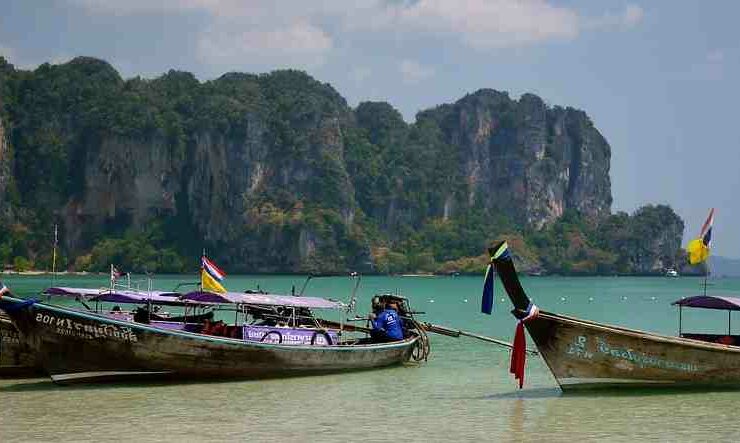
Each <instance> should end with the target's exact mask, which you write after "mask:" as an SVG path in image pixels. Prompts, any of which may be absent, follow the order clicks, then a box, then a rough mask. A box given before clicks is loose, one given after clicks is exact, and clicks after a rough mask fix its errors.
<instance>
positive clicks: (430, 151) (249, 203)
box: [0, 58, 667, 272]
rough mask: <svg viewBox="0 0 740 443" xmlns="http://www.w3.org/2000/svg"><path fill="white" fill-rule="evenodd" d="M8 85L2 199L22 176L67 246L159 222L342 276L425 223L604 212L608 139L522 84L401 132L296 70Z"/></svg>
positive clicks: (184, 239)
mask: <svg viewBox="0 0 740 443" xmlns="http://www.w3.org/2000/svg"><path fill="white" fill-rule="evenodd" d="M3 62H4V61H3ZM0 65H2V63H0ZM2 66H5V65H2ZM6 71H7V70H6ZM8 72H10V74H8V75H15V74H13V73H14V72H15V71H13V70H12V66H11V69H10V70H9V71H8ZM13 81H14V87H13V90H12V92H9V91H10V90H7V89H2V88H0V99H2V94H5V95H8V94H12V95H13V100H12V106H9V107H8V109H7V119H8V120H6V121H4V122H3V121H2V120H0V140H5V139H7V140H8V141H10V142H11V144H12V146H13V147H14V149H15V150H16V151H15V152H18V156H15V157H14V158H13V161H12V165H11V162H10V161H9V160H8V159H9V158H10V157H9V156H8V154H7V153H8V152H9V150H8V148H7V145H6V144H2V145H0V193H2V191H3V190H4V188H6V187H7V184H8V183H9V182H10V181H14V183H15V184H17V187H18V189H19V193H20V194H21V195H23V196H24V198H25V200H24V201H23V202H22V204H23V205H31V204H35V205H37V207H36V208H35V209H36V210H38V215H39V216H38V217H37V220H39V221H40V223H42V224H43V223H44V221H43V220H42V219H43V218H44V217H48V218H54V219H55V220H54V221H61V222H62V225H63V229H64V235H62V238H63V239H64V245H65V248H66V252H67V253H68V254H69V255H70V256H72V257H74V256H75V255H79V254H82V253H85V252H87V251H89V250H90V248H91V247H92V246H93V244H94V243H95V241H97V240H98V239H100V238H104V237H107V236H121V235H124V233H126V232H132V231H133V232H143V231H148V230H152V227H153V226H159V229H158V230H156V233H154V234H152V235H153V236H154V240H152V241H159V242H170V243H169V244H177V245H179V248H180V249H181V251H182V253H183V254H187V255H191V254H197V253H198V252H200V250H201V249H202V248H204V247H205V248H208V249H209V250H210V251H212V255H213V256H214V257H215V258H216V259H217V260H218V261H219V262H220V263H222V264H223V266H226V267H228V268H229V269H231V270H234V271H328V270H330V271H333V272H337V271H340V270H345V269H363V268H365V269H368V268H370V267H371V266H372V263H371V258H370V257H371V255H370V244H371V243H373V242H376V243H377V242H380V243H383V242H389V243H394V242H399V241H402V240H403V239H404V238H406V237H407V236H408V235H409V234H410V233H413V231H414V230H417V229H419V228H420V227H422V226H424V224H425V223H426V222H427V221H428V220H430V219H442V220H454V219H456V218H459V217H462V216H465V215H466V214H469V213H472V212H474V211H478V213H481V214H484V216H486V217H487V216H490V215H491V214H504V215H505V216H506V217H508V218H510V219H511V220H512V221H513V222H514V223H515V224H516V225H517V226H518V227H524V226H528V227H531V228H535V229H538V228H542V227H543V226H546V225H547V224H549V223H551V222H552V221H554V220H555V219H557V218H558V217H560V216H561V215H563V214H564V213H565V212H566V211H568V210H574V211H577V212H579V213H581V214H584V215H586V216H588V217H591V218H599V217H603V216H605V215H607V214H609V212H610V206H611V190H610V182H609V166H610V165H609V161H610V148H609V145H608V143H607V142H606V140H605V139H604V138H603V137H602V136H601V134H600V133H599V131H598V130H597V129H596V128H595V127H594V125H593V124H592V122H591V121H590V119H589V118H588V117H587V116H586V114H585V113H584V112H582V111H578V110H575V109H571V108H560V107H550V106H547V105H546V104H545V103H544V102H543V101H542V99H540V98H539V97H537V96H535V95H532V94H525V95H523V96H522V97H521V98H519V99H518V100H514V99H511V98H510V97H509V96H508V94H506V93H503V92H498V91H494V90H489V89H485V90H480V91H478V92H476V93H474V94H470V95H467V96H465V97H464V98H462V99H460V100H459V101H457V102H455V103H453V104H446V105H441V106H438V107H436V108H434V109H430V110H426V111H423V112H420V113H419V114H418V116H417V120H416V122H415V123H414V124H411V125H409V124H407V123H405V122H404V121H403V119H402V117H401V115H400V113H398V111H396V110H395V109H393V108H392V107H391V106H390V105H388V104H386V103H363V104H361V105H360V106H358V108H357V109H356V110H352V109H351V108H350V107H349V106H348V105H347V103H346V101H345V100H344V98H342V97H341V96H340V95H339V94H338V93H337V91H336V90H334V89H333V88H332V87H331V86H330V85H328V84H322V83H320V82H318V81H316V80H314V79H313V78H311V77H310V76H308V75H306V74H305V73H302V72H298V71H277V72H273V73H271V74H265V75H249V74H236V73H231V74H226V75H224V76H222V77H221V78H219V79H216V80H213V81H209V82H203V83H201V82H199V81H198V80H196V79H195V78H194V77H193V76H192V75H191V74H189V73H183V72H177V71H170V72H169V73H167V74H165V75H163V76H162V77H160V78H157V79H154V80H142V79H138V78H136V79H131V80H125V81H124V80H123V79H121V78H120V76H119V75H118V73H117V72H116V71H115V70H114V69H113V68H112V67H111V66H110V65H109V64H107V63H105V62H103V61H100V60H95V59H90V58H78V59H75V60H72V61H71V62H69V63H66V64H63V65H56V66H51V65H42V66H41V67H39V68H38V69H37V70H36V71H34V72H30V73H29V72H26V73H23V75H17V76H16V77H14V80H13ZM3 91H4V92H3ZM10 123H12V124H13V128H14V129H13V134H12V137H8V136H7V134H5V132H6V131H5V129H4V128H7V127H8V125H9V124H10ZM31 202H33V203H31ZM3 204H5V203H4V200H3V202H0V205H3ZM0 209H2V207H0ZM49 222H51V220H49ZM666 241H667V240H666ZM474 247H477V245H474Z"/></svg>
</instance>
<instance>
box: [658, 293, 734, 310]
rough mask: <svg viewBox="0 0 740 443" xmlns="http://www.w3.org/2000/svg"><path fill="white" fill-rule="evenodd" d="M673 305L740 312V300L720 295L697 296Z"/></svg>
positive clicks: (683, 299) (677, 301)
mask: <svg viewBox="0 0 740 443" xmlns="http://www.w3.org/2000/svg"><path fill="white" fill-rule="evenodd" d="M671 304H672V305H676V306H686V307H689V308H704V309H722V310H725V311H740V298H738V297H729V296H724V295H723V296H719V295H695V296H693V297H684V298H682V299H680V300H676V301H674V302H673V303H671Z"/></svg>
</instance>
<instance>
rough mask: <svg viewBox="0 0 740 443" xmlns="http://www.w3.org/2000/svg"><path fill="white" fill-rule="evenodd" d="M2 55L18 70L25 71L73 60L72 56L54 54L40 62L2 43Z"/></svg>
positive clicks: (0, 44)
mask: <svg viewBox="0 0 740 443" xmlns="http://www.w3.org/2000/svg"><path fill="white" fill-rule="evenodd" d="M0 55H1V56H3V57H5V59H6V60H7V61H8V63H11V64H12V65H13V66H15V67H16V69H23V70H34V69H36V68H38V67H39V66H40V65H42V64H44V63H50V64H52V65H59V64H62V63H67V62H68V61H70V60H72V58H73V57H72V56H69V55H67V54H52V55H51V56H50V57H48V58H46V59H44V60H39V59H37V58H28V57H25V56H23V55H20V54H19V53H18V51H17V50H15V48H12V47H10V46H6V45H3V44H2V43H0Z"/></svg>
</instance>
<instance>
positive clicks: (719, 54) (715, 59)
mask: <svg viewBox="0 0 740 443" xmlns="http://www.w3.org/2000/svg"><path fill="white" fill-rule="evenodd" d="M724 61H725V53H724V51H722V50H721V49H714V50H712V51H710V52H709V53H708V54H707V62H708V63H710V64H714V65H719V64H722V63H723V62H724Z"/></svg>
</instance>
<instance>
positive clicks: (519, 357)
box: [509, 303, 540, 389]
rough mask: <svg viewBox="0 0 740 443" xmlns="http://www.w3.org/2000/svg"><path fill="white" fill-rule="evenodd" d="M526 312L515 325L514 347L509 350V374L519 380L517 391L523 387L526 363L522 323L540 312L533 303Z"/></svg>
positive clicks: (525, 344) (535, 316) (525, 341)
mask: <svg viewBox="0 0 740 443" xmlns="http://www.w3.org/2000/svg"><path fill="white" fill-rule="evenodd" d="M526 312H527V315H526V316H525V317H524V318H522V319H521V320H519V322H517V324H516V332H514V345H513V346H512V348H511V365H510V366H509V372H510V373H512V374H514V378H515V379H516V380H519V389H522V387H523V386H524V364H525V363H526V361H527V339H526V337H525V336H524V322H527V321H530V320H532V319H535V318H537V316H538V315H539V314H540V310H539V308H537V306H535V305H534V304H533V303H530V304H529V306H528V307H527V311H526Z"/></svg>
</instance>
